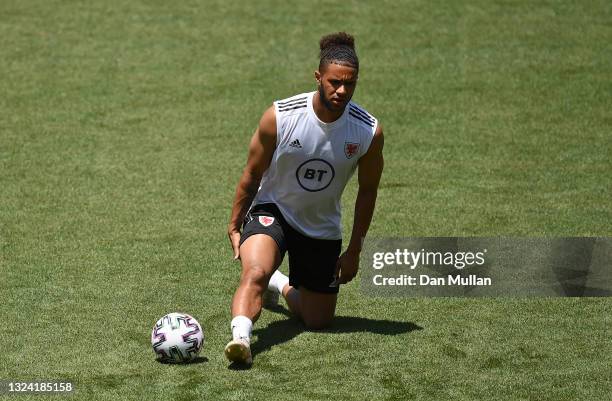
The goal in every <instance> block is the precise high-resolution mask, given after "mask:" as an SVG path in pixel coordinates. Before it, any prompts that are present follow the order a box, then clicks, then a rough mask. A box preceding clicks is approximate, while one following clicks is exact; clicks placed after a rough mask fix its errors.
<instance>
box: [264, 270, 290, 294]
mask: <svg viewBox="0 0 612 401" xmlns="http://www.w3.org/2000/svg"><path fill="white" fill-rule="evenodd" d="M287 284H289V277H287V276H285V275H284V274H283V273H281V272H280V270H277V271H275V272H274V274H273V275H272V277H270V282H269V283H268V289H269V290H270V291H275V292H278V293H279V294H282V293H283V288H285V286H286V285H287Z"/></svg>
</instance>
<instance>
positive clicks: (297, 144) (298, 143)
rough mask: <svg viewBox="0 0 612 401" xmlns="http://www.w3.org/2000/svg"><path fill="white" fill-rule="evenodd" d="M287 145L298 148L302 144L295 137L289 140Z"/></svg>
mask: <svg viewBox="0 0 612 401" xmlns="http://www.w3.org/2000/svg"><path fill="white" fill-rule="evenodd" d="M289 146H293V147H294V148H299V149H301V148H302V144H301V143H300V140H299V139H296V140H294V141H293V142H291V143H290V144H289Z"/></svg>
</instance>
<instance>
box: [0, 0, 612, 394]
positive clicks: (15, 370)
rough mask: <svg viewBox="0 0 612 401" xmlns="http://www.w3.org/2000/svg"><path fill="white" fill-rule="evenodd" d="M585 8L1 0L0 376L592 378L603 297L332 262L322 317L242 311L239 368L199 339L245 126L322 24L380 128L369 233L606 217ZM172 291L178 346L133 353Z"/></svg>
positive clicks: (211, 386) (600, 32)
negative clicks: (194, 325) (415, 276)
mask: <svg viewBox="0 0 612 401" xmlns="http://www.w3.org/2000/svg"><path fill="white" fill-rule="evenodd" d="M610 21H612V6H611V3H610V2H609V1H603V0H602V1H595V0H593V1H578V0H575V1H569V0H564V1H562V0H558V1H538V2H536V1H531V2H530V1H514V0H494V1H485V0H480V1H451V2H447V1H420V0H415V1H401V2H399V1H398V2H393V1H377V2H374V1H371V2H358V1H348V2H340V1H317V2H284V1H276V0H265V1H257V2H225V1H195V0H187V1H182V2H178V3H173V2H168V1H140V0H135V1H117V0H109V1H99V2H85V1H60V0H46V1H42V0H39V1H34V0H24V1H17V0H3V1H2V5H0V38H1V40H0V300H1V302H0V317H1V319H2V323H1V324H0V344H1V345H2V346H1V349H0V352H1V355H2V361H1V362H0V380H6V379H11V380H31V379H69V380H71V381H73V382H74V383H75V384H76V387H77V392H76V393H75V394H74V395H73V396H72V397H73V398H70V399H74V400H92V401H93V400H134V399H138V400H161V399H173V400H192V399H210V400H247V399H248V400H262V401H263V400H270V399H292V400H296V401H297V400H329V399H337V400H355V401H362V400H437V401H439V400H539V401H540V400H550V401H564V400H598V401H599V400H604V399H608V397H609V395H610V393H611V392H612V383H611V379H610V378H611V377H612V357H611V355H612V342H611V341H610V338H611V335H612V330H611V327H612V321H611V318H610V316H611V312H612V303H611V301H610V300H609V299H606V298H599V299H596V298H583V299H576V298H568V299H561V298H557V299H503V298H499V299H382V298H381V299H378V298H368V297H365V296H363V295H362V294H361V292H360V289H359V282H358V281H359V280H356V281H355V282H353V283H351V284H350V285H347V286H345V287H344V288H343V289H342V293H341V297H340V300H339V304H338V310H337V314H338V316H339V318H338V320H337V322H336V325H335V326H334V328H333V329H331V330H329V331H327V332H323V333H316V332H304V331H302V330H301V329H300V325H299V324H298V323H297V322H296V321H294V320H291V319H290V318H288V317H287V316H286V315H285V314H283V313H273V312H264V313H263V314H262V317H261V319H260V321H259V322H258V323H257V325H256V329H255V342H254V349H255V351H256V355H255V365H254V366H253V368H252V369H251V370H244V371H235V370H230V369H228V368H227V363H226V361H225V360H224V357H223V353H222V351H223V347H224V345H225V343H226V342H227V341H228V340H229V321H230V312H229V302H230V298H231V295H232V293H233V290H234V288H235V286H236V284H237V279H238V274H239V267H238V264H236V263H234V262H232V260H231V251H230V247H229V244H228V241H227V239H226V232H225V230H226V225H227V221H228V217H229V212H230V202H231V200H232V196H233V191H234V187H235V184H236V182H237V180H238V177H239V175H240V172H241V169H242V166H243V164H244V161H245V158H246V147H247V144H248V140H249V137H250V135H251V134H252V132H253V129H254V128H255V126H256V124H257V122H258V119H259V117H260V115H261V113H262V111H263V110H264V109H265V108H266V107H267V106H268V105H269V104H271V102H272V101H273V100H275V99H279V98H283V97H287V96H290V95H293V94H297V93H300V92H303V91H309V90H312V89H313V88H314V79H313V71H314V69H315V68H316V66H317V62H318V59H317V50H318V48H317V41H318V39H319V37H320V36H321V35H323V34H326V33H329V32H333V31H338V30H346V31H348V32H351V33H353V34H354V35H355V36H356V40H357V49H358V52H359V55H360V59H361V71H360V72H361V74H360V82H359V85H358V88H357V92H356V94H355V98H354V99H355V100H356V101H357V102H358V103H360V104H361V105H363V106H364V107H366V108H367V109H368V110H369V111H370V112H371V113H373V114H374V115H376V116H377V117H378V118H379V119H380V120H381V121H382V123H383V125H384V127H385V132H386V149H385V158H386V168H385V172H384V176H383V180H382V183H381V188H380V191H379V202H378V205H377V210H376V214H375V219H374V222H373V224H372V227H371V230H370V235H371V236H498V235H499V236H591V235H593V236H595V235H596V236H610V235H611V234H612V229H611V225H610V223H611V221H612V202H611V200H610V199H612V191H611V188H612V174H611V172H612V162H611V156H610V155H612V140H611V132H612V130H611V127H612V111H611V110H612V107H611V106H610V105H611V104H612V45H611V43H612V24H611V22H610ZM355 190H356V185H355V181H354V180H353V181H352V182H351V183H350V184H349V187H348V188H347V190H346V192H345V196H344V199H343V203H344V207H345V215H344V229H345V236H348V234H349V231H348V230H349V227H350V222H351V219H352V203H353V199H354V196H355V192H356V191H355ZM283 269H286V266H284V267H283ZM171 311H183V312H187V313H190V314H192V315H194V316H195V317H196V318H197V319H198V320H199V321H200V323H201V324H202V325H203V327H204V330H205V336H206V342H205V347H204V350H203V352H202V356H203V357H204V358H205V359H204V361H203V362H202V363H198V364H192V365H187V366H169V365H161V364H159V363H157V362H156V361H155V360H154V356H153V352H152V350H151V349H150V343H149V335H150V330H151V328H152V326H153V323H154V322H155V320H156V319H157V318H159V317H160V316H162V315H163V314H165V313H168V312H171ZM0 397H3V396H2V395H0ZM49 398H51V397H49ZM60 398H61V396H53V399H60ZM11 399H13V398H11ZM14 399H20V400H21V399H24V400H25V399H36V400H40V399H46V396H28V395H24V396H20V397H17V398H14Z"/></svg>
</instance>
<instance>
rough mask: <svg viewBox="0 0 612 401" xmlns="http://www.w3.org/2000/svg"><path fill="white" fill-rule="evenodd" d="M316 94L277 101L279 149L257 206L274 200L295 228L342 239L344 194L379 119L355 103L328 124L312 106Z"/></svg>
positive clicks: (323, 236) (275, 105)
mask: <svg viewBox="0 0 612 401" xmlns="http://www.w3.org/2000/svg"><path fill="white" fill-rule="evenodd" d="M317 94H318V92H310V93H302V94H300V95H296V96H293V97H290V98H287V99H284V100H279V101H276V102H274V111H275V112H276V131H277V134H276V149H275V151H274V154H273V156H272V161H271V163H270V166H269V167H268V169H267V170H266V172H265V173H264V176H263V177H262V180H261V184H260V187H259V191H258V192H257V195H256V196H255V199H254V200H253V205H257V204H261V203H275V204H276V205H277V206H278V208H279V209H280V211H281V212H282V214H283V217H284V218H285V220H286V221H287V223H289V225H291V226H292V227H293V228H294V229H296V230H297V231H299V232H301V233H302V234H304V235H306V236H308V237H311V238H318V239H341V238H342V226H341V223H340V218H341V212H340V197H341V196H342V191H343V190H344V187H345V186H346V183H347V182H348V180H349V179H350V178H351V176H352V175H353V172H354V171H355V168H356V167H357V161H358V160H359V158H360V157H361V156H362V155H364V154H365V153H366V152H367V151H368V148H369V147H370V143H371V142H372V138H373V136H374V132H375V131H376V127H377V125H378V121H377V120H376V118H374V117H373V116H372V115H371V114H369V113H368V112H367V111H365V110H364V109H363V108H361V107H359V106H358V105H356V104H355V103H353V102H349V104H347V106H346V109H345V110H344V113H343V114H342V116H341V117H340V118H338V119H337V120H336V121H334V122H331V123H324V122H322V121H321V120H319V118H318V117H317V116H316V114H315V112H314V110H313V108H312V100H313V96H315V95H317Z"/></svg>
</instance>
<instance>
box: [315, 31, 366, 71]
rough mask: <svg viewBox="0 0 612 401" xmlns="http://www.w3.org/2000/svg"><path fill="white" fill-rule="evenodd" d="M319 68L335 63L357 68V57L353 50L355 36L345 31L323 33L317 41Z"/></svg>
mask: <svg viewBox="0 0 612 401" xmlns="http://www.w3.org/2000/svg"><path fill="white" fill-rule="evenodd" d="M319 48H320V49H321V53H320V54H319V57H320V61H319V70H321V69H322V68H323V67H324V66H325V65H327V64H331V63H335V64H340V65H347V66H350V67H353V68H356V69H359V59H358V58H357V52H356V51H355V38H354V37H353V36H352V35H350V34H348V33H346V32H337V33H331V34H329V35H325V36H323V37H322V38H321V40H320V41H319Z"/></svg>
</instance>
